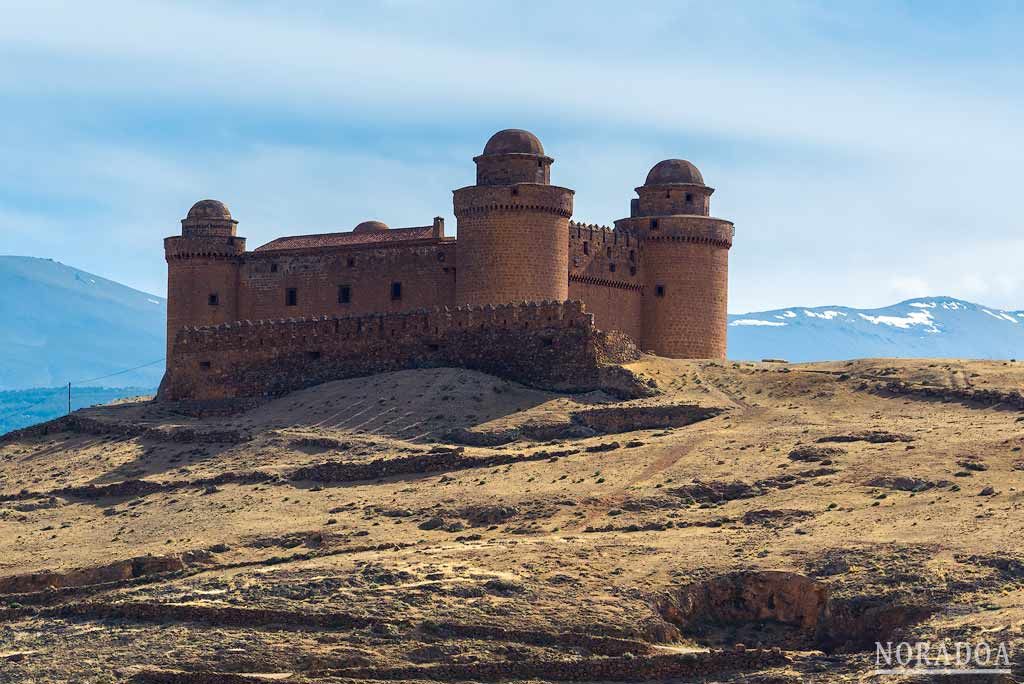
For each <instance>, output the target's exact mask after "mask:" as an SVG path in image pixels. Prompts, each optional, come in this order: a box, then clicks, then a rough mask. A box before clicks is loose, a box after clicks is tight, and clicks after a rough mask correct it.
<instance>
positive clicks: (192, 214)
mask: <svg viewBox="0 0 1024 684" xmlns="http://www.w3.org/2000/svg"><path fill="white" fill-rule="evenodd" d="M187 218H188V219H193V220H194V219H228V220H230V219H231V212H230V211H229V210H228V206H227V205H226V204H224V203H223V202H218V201H217V200H212V199H204V200H199V201H198V202H196V203H195V204H193V205H192V208H191V209H189V210H188V216H187Z"/></svg>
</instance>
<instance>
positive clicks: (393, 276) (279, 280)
mask: <svg viewBox="0 0 1024 684" xmlns="http://www.w3.org/2000/svg"><path fill="white" fill-rule="evenodd" d="M455 244H456V243H455V241H454V240H445V241H432V242H426V243H420V244H405V245H401V246H397V245H396V246H388V247H381V246H374V245H370V246H362V247H348V248H343V249H324V250H274V251H266V252H261V251H256V252H250V253H248V254H247V255H246V257H245V260H244V261H243V263H242V264H241V266H240V267H239V279H238V290H239V315H238V316H237V317H236V318H234V319H230V320H245V319H248V320H260V319H263V320H266V319H277V318H296V317H300V316H305V317H312V316H323V315H328V316H354V315H361V314H369V313H399V312H403V311H412V310H415V309H423V308H430V307H435V306H454V305H455V269H456V249H455ZM395 284H398V286H399V289H400V292H399V294H398V296H397V297H396V296H395V293H394V292H393V286H395ZM343 287H344V288H348V299H349V301H348V302H342V301H340V299H341V297H340V294H341V293H340V290H341V288H343ZM288 290H294V291H295V297H296V299H295V302H296V303H295V304H294V305H289V304H288V300H287V293H288ZM224 322H228V321H224Z"/></svg>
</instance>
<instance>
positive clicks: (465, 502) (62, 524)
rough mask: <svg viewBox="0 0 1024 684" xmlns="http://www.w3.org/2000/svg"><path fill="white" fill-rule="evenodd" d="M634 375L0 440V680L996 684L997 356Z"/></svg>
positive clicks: (460, 378) (1002, 473)
mask: <svg viewBox="0 0 1024 684" xmlns="http://www.w3.org/2000/svg"><path fill="white" fill-rule="evenodd" d="M630 368H631V370H633V371H634V372H636V373H639V374H641V375H642V376H644V377H646V378H648V379H650V380H651V381H652V383H653V384H655V385H656V386H657V388H658V389H659V390H660V394H658V395H657V396H655V397H651V398H647V399H639V400H633V401H630V402H615V401H613V400H611V398H610V397H608V396H606V395H604V394H602V393H591V394H586V395H575V396H567V395H559V394H555V393H551V392H542V391H538V390H533V389H529V388H526V387H522V386H519V385H516V384H514V383H509V382H505V381H501V380H498V379H495V378H493V377H491V376H487V375H483V374H481V373H476V372H472V371H466V370H456V369H445V368H439V369H423V370H408V371H400V372H395V373H388V374H383V375H378V376H374V377H370V378H361V379H353V380H343V381H338V382H332V383H328V384H324V385H321V386H318V387H314V388H310V389H306V390H302V391H299V392H295V393H293V394H291V395H288V396H285V397H282V398H279V399H275V400H272V401H263V402H259V403H253V402H251V401H248V402H239V403H238V404H237V406H235V407H234V411H233V412H231V413H229V414H223V407H221V408H222V414H221V415H206V416H204V417H202V418H195V417H190V416H189V414H188V409H189V407H187V406H179V405H175V404H160V403H152V402H138V403H128V404H124V405H120V406H111V407H100V408H94V409H87V410H83V411H79V412H77V413H75V414H73V415H72V416H71V417H69V418H63V419H60V420H58V421H55V422H53V423H50V424H48V425H43V426H37V427H34V428H30V429H28V430H26V431H23V432H21V433H17V434H13V435H9V436H7V437H6V438H5V439H4V440H2V441H0V520H2V521H3V524H2V525H0V535H2V537H0V544H2V545H3V548H4V549H5V553H4V555H3V557H2V558H0V614H2V615H3V617H4V625H3V629H2V630H0V668H2V669H3V672H4V673H5V676H6V677H7V681H14V682H20V681H26V682H27V681H48V682H50V681H68V682H71V681H73V682H108V681H130V682H136V683H146V682H149V683H155V682H163V683H166V682H182V683H184V682H206V683H214V684H220V683H223V684H227V683H236V684H237V683H239V682H258V681H267V680H285V681H289V682H339V683H340V682H351V681H369V680H382V681H383V680H388V681H395V680H400V681H442V682H456V681H505V680H535V681H570V680H571V681H649V680H667V679H674V680H677V681H698V680H699V681H709V682H737V683H738V682H773V683H776V684H779V683H792V684H797V683H798V682H837V681H849V682H855V681H866V676H867V674H868V673H869V672H870V671H872V670H874V669H875V667H876V665H875V642H876V641H883V642H885V641H901V640H904V639H907V640H911V641H919V640H921V641H929V642H931V643H933V644H934V643H939V642H940V641H942V642H945V641H948V642H950V643H952V642H956V641H969V642H972V643H977V642H979V641H987V642H989V643H991V644H993V645H994V647H995V648H998V645H999V644H1000V643H1005V644H1006V646H1007V648H1008V649H1009V652H1010V653H1011V654H1015V655H1014V656H1013V657H1014V661H1013V663H1012V667H1013V668H1014V669H1015V671H1016V674H1017V675H1018V676H1019V675H1020V674H1022V673H1024V670H1022V669H1021V668H1022V663H1021V661H1020V659H1019V658H1020V654H1021V653H1022V652H1024V651H1022V649H1024V552H1022V550H1021V548H1020V544H1019V539H1020V538H1021V534H1022V532H1024V515H1022V508H1024V454H1022V451H1021V450H1022V447H1024V431H1022V429H1021V425H1022V421H1024V395H1022V394H1021V391H1020V388H1021V386H1022V385H1024V364H1020V363H1012V364H1011V363H1009V362H985V361H973V362H961V361H913V360H868V361H846V362H833V363H822V364H808V365H796V364H776V363H721V362H719V363H716V362H697V361H677V360H668V359H659V358H656V357H644V358H643V359H642V360H641V361H639V362H637V363H635V364H631V365H630ZM892 681H908V680H906V679H905V678H904V679H901V678H898V677H894V678H892ZM930 681H932V680H930ZM964 681H968V679H964ZM970 681H976V680H970ZM977 681H982V680H977ZM984 681H1005V680H997V679H985V680H984Z"/></svg>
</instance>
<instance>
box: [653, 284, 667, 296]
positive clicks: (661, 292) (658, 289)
mask: <svg viewBox="0 0 1024 684" xmlns="http://www.w3.org/2000/svg"><path fill="white" fill-rule="evenodd" d="M654 296H655V297H664V296H665V286H664V285H655V286H654Z"/></svg>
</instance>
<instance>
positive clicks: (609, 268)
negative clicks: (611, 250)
mask: <svg viewBox="0 0 1024 684" xmlns="http://www.w3.org/2000/svg"><path fill="white" fill-rule="evenodd" d="M608 270H609V271H611V272H612V273H615V262H612V263H610V264H608Z"/></svg>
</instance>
